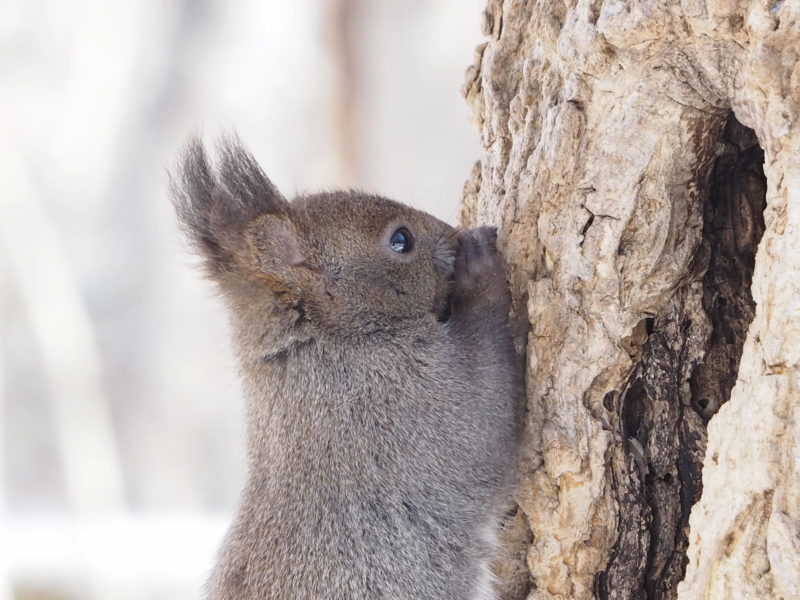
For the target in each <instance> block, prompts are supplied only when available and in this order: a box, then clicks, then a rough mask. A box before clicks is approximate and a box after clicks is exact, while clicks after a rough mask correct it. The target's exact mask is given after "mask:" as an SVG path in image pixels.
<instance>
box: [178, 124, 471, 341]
mask: <svg viewBox="0 0 800 600" xmlns="http://www.w3.org/2000/svg"><path fill="white" fill-rule="evenodd" d="M171 184H172V195H173V200H174V203H175V206H176V209H177V212H178V217H179V219H180V222H181V224H182V226H183V228H184V230H185V232H186V234H187V235H188V237H189V238H190V240H191V241H192V242H193V243H194V245H195V246H196V247H197V249H198V250H199V252H200V254H201V256H202V258H203V259H204V266H205V270H206V273H207V275H208V276H209V277H210V278H211V279H213V280H215V281H216V282H217V283H218V284H219V286H220V289H221V290H222V291H223V293H224V295H225V296H227V297H228V299H229V300H230V301H231V302H232V305H233V310H234V312H241V313H250V314H253V312H254V311H256V312H257V311H260V310H267V311H271V312H274V311H275V309H278V310H279V311H281V312H283V311H285V312H286V313H287V314H289V315H291V317H292V319H295V323H296V324H297V325H298V326H300V325H302V326H303V327H311V328H315V329H318V330H319V331H320V332H323V331H330V332H335V333H339V334H345V335H347V334H351V333H352V334H356V335H358V334H359V333H365V332H373V331H374V332H377V331H381V330H386V331H391V330H395V329H401V328H403V327H405V326H406V325H407V324H408V322H409V320H413V319H421V318H423V319H424V318H432V319H435V318H438V319H440V320H441V319H445V318H446V317H447V311H448V294H449V291H450V288H451V282H452V276H453V260H454V256H455V252H456V248H457V245H458V243H457V240H456V236H455V230H454V229H453V228H452V227H450V226H448V225H447V224H445V223H443V222H441V221H439V220H438V219H436V218H434V217H432V216H430V215H428V214H426V213H423V212H420V211H417V210H414V209H412V208H409V207H407V206H405V205H403V204H399V203H397V202H393V201H391V200H387V199H385V198H381V197H378V196H373V195H370V194H364V193H360V192H353V191H348V192H328V193H320V194H313V195H309V196H301V197H298V198H296V199H295V200H293V201H291V202H289V201H287V200H286V199H285V198H284V197H283V196H282V195H281V193H280V192H279V191H278V190H277V189H276V187H275V186H274V185H273V184H272V183H271V182H270V181H269V179H267V177H266V175H265V174H264V173H263V171H262V170H261V168H260V167H259V166H258V164H257V163H256V161H255V160H254V159H253V157H252V156H251V155H250V154H249V153H248V152H247V151H246V150H245V149H244V148H243V147H242V146H241V145H240V143H239V142H238V141H237V140H235V139H228V140H225V141H223V142H222V144H221V145H220V148H219V159H218V161H217V164H216V166H215V167H213V166H212V165H211V163H210V161H209V159H208V156H207V155H206V152H205V150H204V148H203V145H202V143H201V142H200V141H199V140H197V139H193V140H191V141H190V142H189V144H188V145H187V147H186V150H185V152H184V155H183V158H182V160H181V163H180V165H179V169H178V171H177V172H176V173H175V175H174V176H173V177H172V180H171ZM238 316H242V315H238ZM254 316H255V315H254Z"/></svg>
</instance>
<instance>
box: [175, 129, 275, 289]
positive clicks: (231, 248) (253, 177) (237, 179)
mask: <svg viewBox="0 0 800 600" xmlns="http://www.w3.org/2000/svg"><path fill="white" fill-rule="evenodd" d="M218 155H219V160H218V164H217V165H216V168H213V167H212V165H211V162H210V160H209V158H208V155H207V153H206V151H205V148H204V147H203V144H202V142H201V141H200V140H199V139H198V138H196V137H194V138H191V139H190V140H189V142H188V143H187V144H186V147H185V149H184V151H183V153H182V155H181V159H180V161H179V164H178V167H177V168H176V169H175V171H174V172H173V173H172V174H171V175H170V191H171V194H172V201H173V204H174V205H175V210H176V212H177V214H178V220H179V221H180V224H181V226H182V228H183V230H184V232H185V233H186V235H187V236H188V238H189V240H190V241H191V242H192V243H193V244H194V245H195V246H196V247H197V249H198V250H199V252H200V253H201V255H202V256H203V258H204V259H205V263H206V268H207V271H208V274H209V275H211V276H212V277H213V276H219V275H222V274H224V273H226V272H230V271H231V270H233V268H234V264H235V261H236V254H237V252H242V251H244V249H245V248H244V247H245V240H244V239H243V234H244V230H245V227H246V225H247V224H248V223H250V222H252V221H253V220H254V219H256V218H258V217H259V216H261V215H265V214H272V215H275V216H280V217H283V218H286V216H287V215H288V212H289V204H288V202H287V201H286V199H285V198H284V197H283V196H282V195H281V193H280V192H279V191H278V190H277V188H276V187H275V186H274V185H273V184H272V182H270V180H269V179H267V176H266V175H265V174H264V172H263V171H262V170H261V167H259V166H258V163H256V161H255V159H254V158H253V156H252V155H251V154H250V153H249V152H247V150H245V149H244V147H243V146H242V145H241V143H240V142H239V140H238V139H237V138H235V137H228V138H224V139H223V140H222V141H221V143H220V144H219V148H218Z"/></svg>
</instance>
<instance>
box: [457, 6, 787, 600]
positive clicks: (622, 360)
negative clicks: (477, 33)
mask: <svg viewBox="0 0 800 600" xmlns="http://www.w3.org/2000/svg"><path fill="white" fill-rule="evenodd" d="M485 33H486V35H487V36H488V37H489V41H488V42H487V43H486V44H484V45H482V46H480V47H479V48H478V50H477V57H476V63H475V65H474V66H473V67H471V68H470V69H469V71H468V73H467V81H466V84H465V86H464V94H465V97H466V98H467V101H468V103H469V104H470V105H471V106H472V108H473V111H474V116H475V119H476V121H477V123H478V126H479V128H480V131H481V135H482V140H483V156H482V159H481V161H480V162H479V163H478V164H477V165H476V167H475V169H474V171H473V173H472V176H471V179H470V180H469V181H468V183H467V185H466V188H465V197H464V202H463V210H462V214H461V220H462V223H463V224H465V225H475V224H478V223H495V224H497V225H498V226H499V229H500V244H501V248H502V250H503V251H504V252H505V255H506V257H507V259H508V261H509V278H510V281H511V284H512V288H513V293H514V297H515V313H516V318H517V321H518V322H519V327H520V348H522V347H523V346H527V356H528V363H527V381H528V392H529V415H528V420H527V427H528V429H527V444H526V449H525V456H524V461H523V465H522V468H521V471H520V478H519V479H520V485H519V491H518V494H517V501H518V503H519V510H518V511H517V512H516V514H514V515H511V516H509V519H508V522H507V529H506V531H505V533H504V542H505V549H506V555H505V556H504V558H503V559H502V560H501V561H499V562H498V565H497V570H498V572H499V573H500V575H501V578H502V579H503V597H504V598H534V599H545V598H547V599H554V598H564V599H566V598H569V599H573V598H575V599H581V598H614V599H622V600H629V599H632V598H676V597H679V598H785V599H789V598H800V137H799V136H798V117H800V66H798V62H797V61H798V54H800V3H798V2H796V1H794V0H786V1H785V2H784V1H783V0H567V1H563V2H562V1H557V2H554V1H551V0H540V1H538V2H537V1H530V0H527V1H526V0H506V1H501V0H490V1H489V3H488V6H487V8H486V11H485Z"/></svg>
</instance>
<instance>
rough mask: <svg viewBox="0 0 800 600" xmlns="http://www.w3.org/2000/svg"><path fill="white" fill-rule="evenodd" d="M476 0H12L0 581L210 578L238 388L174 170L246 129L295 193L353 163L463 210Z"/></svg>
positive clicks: (231, 485) (6, 98)
mask: <svg viewBox="0 0 800 600" xmlns="http://www.w3.org/2000/svg"><path fill="white" fill-rule="evenodd" d="M482 7H483V0H413V1H412V0H371V1H370V0H270V1H264V0H261V1H255V0H253V1H224V0H199V1H190V0H184V1H178V0H114V1H113V2H101V1H99V0H70V1H64V0H4V1H3V2H2V3H0V600H10V599H11V598H15V599H23V598H24V599H27V600H32V599H34V598H36V599H50V600H53V599H64V600H66V599H72V598H75V599H78V598H80V599H103V600H118V599H119V600H126V599H131V600H143V599H156V598H163V599H170V600H181V599H190V598H192V599H193V598H198V597H199V595H200V588H201V586H202V582H203V581H204V579H205V576H206V573H207V571H208V568H209V566H210V565H211V563H212V561H213V555H214V551H215V548H216V546H217V544H218V543H219V539H220V537H221V535H222V533H223V532H224V528H225V525H226V524H227V522H228V521H229V519H230V515H231V510H232V508H233V506H234V503H235V501H236V498H237V494H238V491H239V487H240V482H241V459H240V458H241V450H242V441H241V434H242V428H241V413H242V409H241V401H240V397H239V394H238V390H237V386H236V382H235V375H234V373H235V365H234V363H233V360H232V357H231V354H230V352H229V349H228V342H227V335H226V323H225V318H224V314H223V312H222V310H221V306H220V303H219V301H218V300H217V299H216V298H215V297H214V294H213V292H212V289H211V286H210V285H209V284H208V283H207V282H204V281H202V280H201V279H200V278H199V276H198V275H197V273H196V271H195V270H193V268H192V265H193V263H194V260H193V259H192V258H191V257H190V256H189V255H188V254H187V253H186V252H185V251H184V249H183V247H182V246H181V242H180V239H179V237H178V234H177V231H176V228H175V224H174V217H173V214H172V212H171V207H170V206H169V203H168V201H167V198H166V193H165V181H166V175H165V169H166V167H168V166H170V165H171V164H172V163H173V162H174V160H175V155H176V152H177V149H178V148H179V147H180V145H181V143H182V142H183V140H184V139H185V138H186V137H187V136H188V135H189V134H191V133H196V132H200V133H202V134H203V135H204V136H205V138H206V139H207V140H209V141H213V139H214V137H215V135H216V134H217V133H219V132H221V131H224V130H229V129H235V130H237V131H238V132H239V134H240V136H241V138H242V139H243V140H244V141H245V142H246V143H247V145H248V146H250V148H251V149H252V150H253V151H254V153H255V155H256V156H257V158H258V159H259V161H260V162H261V164H262V165H263V166H264V168H265V170H266V171H267V173H268V174H269V175H270V177H271V178H272V179H273V180H274V181H275V183H276V184H277V185H278V186H279V187H280V188H281V189H282V190H283V191H284V193H286V194H287V195H291V194H293V193H294V192H296V191H298V190H314V189H319V188H325V187H328V188H329V187H335V186H342V185H353V186H357V187H360V188H365V189H368V190H374V191H379V192H381V193H383V194H385V195H389V196H392V197H394V198H397V199H399V200H403V201H406V202H409V203H411V204H414V205H416V206H419V207H422V208H423V209H425V210H428V211H430V212H432V213H434V214H436V215H437V216H439V217H440V218H443V219H445V220H448V221H451V222H452V221H453V220H454V219H455V215H456V206H457V202H458V200H459V196H460V194H461V186H462V184H463V182H464V181H465V180H466V178H467V175H468V173H469V169H470V168H471V166H472V164H473V162H474V161H475V159H476V158H477V157H478V138H477V134H476V133H475V132H474V130H473V128H472V126H471V125H470V124H469V123H468V114H467V109H466V106H465V104H464V102H463V101H462V99H461V98H460V96H459V93H458V90H459V88H460V86H461V83H462V80H463V72H464V69H465V67H466V66H467V65H468V64H469V63H471V61H472V52H473V49H474V47H475V46H476V45H477V44H478V43H479V42H480V41H481V35H480V18H481V11H482Z"/></svg>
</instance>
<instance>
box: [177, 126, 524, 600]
mask: <svg viewBox="0 0 800 600" xmlns="http://www.w3.org/2000/svg"><path fill="white" fill-rule="evenodd" d="M172 193H173V199H174V203H175V206H176V209H177V212H178V216H179V219H180V222H181V224H182V226H183V228H184V230H185V232H186V234H187V235H188V237H189V239H190V240H191V241H192V242H193V243H194V245H195V246H196V248H197V249H198V250H199V253H200V255H201V256H202V257H203V259H204V267H205V271H206V273H207V275H208V276H209V277H210V278H211V279H213V280H214V281H215V282H216V283H217V284H218V286H219V289H220V291H221V292H222V296H223V298H224V299H225V301H226V303H227V305H228V308H229V311H230V317H231V323H232V329H233V336H234V344H235V349H236V352H237V355H238V359H239V361H240V365H241V377H242V380H243V384H244V385H243V387H244V391H245V396H246V401H247V459H248V461H247V483H246V486H245V489H244V493H243V495H242V499H241V503H240V505H239V508H238V511H237V513H236V517H235V520H234V522H233V525H232V526H231V528H230V530H229V532H228V534H227V538H226V540H225V542H224V545H223V546H222V549H221V551H220V555H219V560H218V564H217V566H216V568H215V569H214V572H213V574H212V576H211V578H210V580H209V584H208V586H209V589H208V597H209V598H210V599H212V600H256V599H258V600H266V599H271V598H277V599H287V600H288V599H297V600H311V599H319V598H325V599H328V600H344V599H347V600H350V599H362V598H383V599H387V600H388V599H397V600H406V599H408V600H411V599H413V600H425V599H431V600H432V599H437V600H451V599H452V600H456V599H458V600H466V599H473V598H491V597H493V594H492V592H491V590H490V589H489V588H487V587H486V586H487V573H488V563H489V562H490V561H491V559H492V551H493V549H492V547H491V545H492V543H491V540H492V536H493V533H494V531H495V530H496V528H497V527H498V524H499V520H500V518H501V517H502V513H503V511H504V510H505V509H506V508H508V500H509V494H510V487H511V484H512V479H513V472H514V468H515V464H516V461H517V455H518V447H519V440H520V432H521V431H520V430H521V426H522V420H523V419H522V415H521V411H522V406H523V389H522V388H523V385H522V380H521V372H522V365H521V362H520V360H519V359H518V357H517V356H516V355H515V352H514V349H513V345H512V340H511V335H510V333H509V328H508V323H507V320H508V312H509V292H508V286H507V283H506V280H505V275H504V269H503V265H502V262H501V260H500V258H499V257H498V255H497V253H496V250H495V235H494V231H493V230H491V229H489V228H480V229H476V230H472V231H466V232H462V231H457V230H454V229H453V228H451V227H449V226H448V225H446V224H444V223H442V222H441V221H438V220H437V219H435V218H434V217H432V216H430V215H427V214H425V213H423V212H420V211H417V210H413V209H411V208H409V207H407V206H404V205H402V204H399V203H396V202H393V201H390V200H387V199H384V198H380V197H376V196H372V195H368V194H364V193H359V192H332V193H322V194H315V195H308V196H302V197H299V198H297V199H295V200H294V201H292V202H291V203H290V202H288V201H287V200H286V199H284V198H283V196H281V194H280V193H279V192H278V190H277V189H276V188H275V187H274V186H273V185H272V183H270V181H269V180H268V179H267V177H266V176H265V175H264V173H263V172H262V171H261V169H260V168H259V166H258V165H257V163H256V162H255V160H254V159H253V157H252V156H251V155H250V154H249V153H247V151H245V150H244V149H243V148H242V147H241V145H240V144H239V142H238V141H236V140H235V139H233V140H231V139H229V140H226V141H223V143H222V144H221V145H220V149H219V160H218V161H217V164H216V167H213V166H212V165H211V163H210V161H209V159H208V157H207V155H206V152H205V151H204V149H203V146H202V144H201V143H200V141H199V140H196V139H195V140H192V141H191V142H190V143H189V144H188V146H187V148H186V150H185V152H184V154H183V156H182V159H181V163H180V165H179V168H178V169H177V171H176V172H175V173H174V175H173V177H172ZM399 227H404V228H406V229H407V230H408V231H409V232H410V233H411V236H412V237H413V248H412V250H411V251H410V252H406V253H401V254H398V253H397V252H395V251H392V250H391V249H390V248H389V238H390V237H391V235H392V233H393V232H394V231H396V230H397V229H398V228H399Z"/></svg>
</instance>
